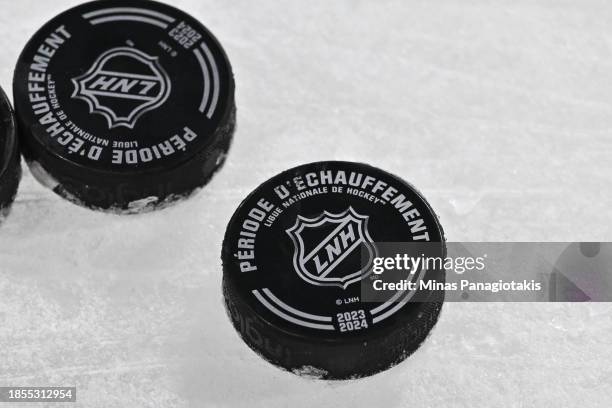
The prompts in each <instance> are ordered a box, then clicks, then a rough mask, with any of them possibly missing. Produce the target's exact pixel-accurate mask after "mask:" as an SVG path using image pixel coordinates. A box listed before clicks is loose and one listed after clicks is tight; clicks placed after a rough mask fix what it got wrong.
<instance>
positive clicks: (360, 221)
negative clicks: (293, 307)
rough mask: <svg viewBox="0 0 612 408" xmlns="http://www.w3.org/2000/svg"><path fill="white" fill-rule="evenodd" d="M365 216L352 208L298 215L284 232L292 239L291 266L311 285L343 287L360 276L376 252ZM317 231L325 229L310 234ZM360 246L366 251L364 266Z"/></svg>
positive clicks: (364, 273) (366, 269) (369, 264)
mask: <svg viewBox="0 0 612 408" xmlns="http://www.w3.org/2000/svg"><path fill="white" fill-rule="evenodd" d="M368 218H369V217H368V216H366V215H360V214H358V213H357V212H355V210H353V208H352V207H349V208H348V209H346V210H345V211H344V212H342V213H340V214H332V213H329V212H327V211H324V212H323V214H321V215H320V216H318V217H316V218H305V217H302V216H298V217H297V220H296V222H295V225H294V226H293V227H291V228H289V229H288V230H287V231H286V232H287V234H289V236H290V237H291V240H292V241H293V245H294V254H293V267H294V268H295V271H296V272H297V274H298V275H299V276H300V277H301V278H302V279H303V280H305V281H306V282H308V283H311V284H313V285H320V286H340V287H342V288H345V289H346V287H347V286H348V285H350V284H351V283H354V282H358V281H360V280H361V279H363V278H364V277H365V276H366V274H367V273H368V272H369V271H370V266H371V265H372V262H373V260H374V258H375V256H376V252H377V249H376V246H375V245H374V241H373V240H372V237H370V233H369V232H368ZM317 230H325V231H326V232H325V233H324V234H318V235H317V234H313V232H316V231H317ZM313 235H317V237H316V238H315V237H313ZM362 245H363V246H365V248H366V250H367V251H368V254H369V260H368V261H367V262H365V265H362V262H361V253H360V251H359V250H360V248H361V246H362ZM349 257H352V258H353V259H352V260H353V262H350V261H349ZM355 257H358V258H355ZM355 261H356V262H355ZM355 265H359V266H355Z"/></svg>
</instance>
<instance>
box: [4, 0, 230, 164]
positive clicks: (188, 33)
mask: <svg viewBox="0 0 612 408" xmlns="http://www.w3.org/2000/svg"><path fill="white" fill-rule="evenodd" d="M14 89H15V104H16V109H17V112H18V114H19V116H20V119H21V121H22V122H23V123H25V124H26V126H28V127H29V132H28V133H29V134H31V136H32V137H33V138H35V139H36V142H38V143H39V144H40V145H42V146H46V148H47V149H48V150H49V151H50V152H52V153H53V154H55V155H56V156H58V157H61V158H63V159H65V160H68V161H70V162H73V163H76V164H78V165H81V166H83V167H84V168H95V169H100V170H102V171H104V172H107V171H108V172H134V171H143V170H147V169H151V168H167V167H172V166H174V165H176V164H178V163H180V162H182V161H184V160H187V159H189V157H190V156H193V154H194V152H197V151H199V150H200V149H202V147H203V146H206V145H207V144H209V143H211V140H210V135H212V134H213V133H214V131H215V129H216V128H217V127H218V126H219V123H220V121H221V119H222V117H223V116H224V115H227V111H228V109H230V107H231V105H232V104H233V80H232V74H231V69H230V66H229V64H228V62H227V58H226V56H225V54H224V52H223V50H222V49H221V47H220V45H219V43H218V42H217V41H216V39H215V38H214V37H213V36H212V35H211V34H210V33H209V32H208V30H207V29H206V28H204V27H203V26H202V25H201V24H200V23H199V22H198V21H196V20H195V19H193V18H192V17H190V16H189V15H187V14H185V13H184V12H182V11H179V10H177V9H175V8H173V7H170V6H167V5H164V4H161V3H156V2H151V1H138V0H128V1H102V2H91V3H86V4H83V5H80V6H78V7H75V8H73V9H70V10H68V11H66V12H64V13H62V14H60V15H59V16H57V17H55V18H54V19H52V20H51V21H49V22H48V23H47V24H45V26H44V27H43V28H41V29H40V30H39V31H38V32H37V33H36V35H35V36H34V37H33V38H32V39H31V40H30V41H29V43H28V44H27V46H26V47H25V49H24V51H23V53H22V54H21V56H20V58H19V62H18V64H17V68H16V73H15V81H14Z"/></svg>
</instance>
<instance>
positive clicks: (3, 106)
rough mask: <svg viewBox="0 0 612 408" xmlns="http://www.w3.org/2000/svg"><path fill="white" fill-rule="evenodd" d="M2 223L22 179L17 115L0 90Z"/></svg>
mask: <svg viewBox="0 0 612 408" xmlns="http://www.w3.org/2000/svg"><path fill="white" fill-rule="evenodd" d="M0 122H1V123H0V126H2V127H1V128H0V222H2V220H3V218H4V217H5V216H6V215H7V214H8V211H9V209H10V206H11V204H12V203H13V200H14V199H15V195H16V194H17V187H18V185H19V180H20V178H21V165H20V163H19V160H20V157H19V149H18V147H17V137H16V134H15V115H14V114H13V109H12V108H11V104H10V103H9V100H8V98H7V97H6V94H5V93H4V91H3V90H2V89H0Z"/></svg>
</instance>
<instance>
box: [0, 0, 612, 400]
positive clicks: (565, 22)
mask: <svg viewBox="0 0 612 408" xmlns="http://www.w3.org/2000/svg"><path fill="white" fill-rule="evenodd" d="M76 3H77V2H76V1H64V0H62V1H60V0H56V1H32V0H12V1H8V0H1V1H0V5H1V7H0V10H1V14H0V37H1V38H2V49H1V52H0V83H1V85H2V87H4V88H5V89H6V90H7V91H10V85H11V80H12V71H13V66H14V63H15V61H16V59H17V56H18V54H19V52H20V50H21V48H22V47H23V45H24V44H25V42H26V41H27V39H28V38H29V36H30V35H31V34H32V33H34V31H35V30H36V29H37V28H38V27H40V26H41V25H42V24H43V23H44V22H45V21H46V20H47V19H49V18H50V17H52V16H53V15H55V14H56V13H58V12H60V11H62V10H63V9H65V8H67V7H68V6H71V5H74V4H76ZM175 5H176V6H178V7H180V8H183V9H184V10H187V11H188V12H190V13H191V14H193V15H194V16H196V17H197V18H199V19H200V20H201V21H202V22H203V23H204V24H205V25H207V26H208V27H209V28H210V29H211V30H212V31H213V32H214V33H215V34H216V36H217V37H218V38H219V39H220V40H221V42H222V43H223V46H224V47H225V49H226V51H227V53H228V55H229V57H230V59H231V61H232V63H233V66H234V71H235V76H236V81H237V105H238V131H237V133H236V137H235V142H234V144H233V147H232V150H231V152H230V155H229V157H228V161H227V163H226V165H225V167H224V168H223V169H222V171H221V172H220V173H219V174H218V175H217V176H216V177H215V178H214V180H213V181H212V182H211V183H210V185H209V186H208V187H207V188H206V189H204V190H203V191H202V192H201V193H200V194H199V195H197V196H195V197H193V198H192V199H191V200H189V201H187V202H185V203H182V204H180V205H178V206H175V207H173V208H170V209H167V210H164V211H161V212H157V213H151V214H146V215H142V216H131V217H119V216H112V215H106V214H100V213H96V212H92V211H88V210H85V209H82V208H79V207H76V206H74V205H72V204H70V203H68V202H66V201H64V200H62V199H60V198H59V197H57V196H55V195H54V194H52V193H51V192H49V191H47V190H46V189H45V188H43V187H42V186H40V185H39V184H37V183H36V182H35V181H34V180H33V178H32V176H31V175H30V174H29V173H28V172H26V174H25V176H24V179H23V183H22V185H21V189H20V192H19V196H18V199H17V202H16V203H15V205H14V207H13V212H12V214H11V216H10V218H9V219H8V220H7V221H6V223H5V224H3V225H2V227H0V385H2V386H8V385H15V386H18V385H32V386H35V385H36V386H39V385H74V386H76V387H77V388H78V401H79V402H78V403H77V404H76V405H74V404H73V405H70V406H78V407H105V408H109V407H129V408H138V407H208V406H218V407H225V406H243V407H270V408H275V407H285V406H291V407H343V406H351V407H359V406H367V407H372V406H377V407H427V406H432V407H442V406H457V407H470V408H471V407H501V406H504V407H531V406H555V407H565V406H567V407H574V406H589V407H597V406H599V407H609V406H610V405H612V364H611V362H612V357H611V354H612V353H611V352H612V307H611V306H610V305H609V304H583V305H579V304H447V305H445V307H444V310H443V313H442V316H441V318H440V321H439V323H438V325H437V326H436V327H435V329H434V331H433V333H432V335H431V337H430V338H429V340H428V341H427V343H426V344H425V345H424V346H423V347H422V348H421V349H420V350H419V351H418V352H417V353H416V354H415V355H413V356H412V357H411V358H410V359H408V360H407V361H405V362H404V363H402V364H401V365H399V366H397V367H395V368H393V369H391V370H389V371H387V372H385V373H382V374H379V375H376V376H374V377H371V378H368V379H364V380H359V381H349V382H342V383H326V382H320V381H312V380H307V379H301V378H298V377H296V376H295V375H292V374H289V373H286V372H283V371H281V370H279V369H277V368H275V367H273V366H272V365H269V364H268V363H266V362H264V361H263V360H261V359H260V358H259V357H258V356H257V355H255V354H254V353H253V352H251V351H250V350H249V349H248V348H247V347H246V346H245V345H244V344H243V343H242V341H241V340H240V339H239V338H238V336H237V335H236V333H235V332H234V329H233V328H232V327H231V326H230V323H229V321H228V319H227V318H226V315H225V312H224V309H223V306H222V299H221V291H220V283H221V266H220V262H219V254H220V249H221V248H220V245H221V239H222V235H223V233H224V228H225V225H226V222H227V220H228V219H229V217H230V215H231V214H232V212H233V210H234V209H235V208H236V206H237V205H238V203H239V202H240V200H241V199H242V198H243V197H244V196H245V195H246V194H247V193H248V192H249V191H251V190H252V189H253V188H254V187H256V186H257V185H258V184H259V183H260V182H262V181H264V180H265V179H267V178H268V177H270V176H273V175H274V174H276V173H278V172H280V171H281V170H283V169H285V168H288V167H290V166H294V165H297V164H301V163H304V162H309V161H316V160H322V159H348V160H357V161H364V162H369V163H371V164H373V165H376V166H379V167H382V168H384V169H387V170H389V171H391V172H393V173H396V174H398V175H400V176H402V177H404V178H405V179H407V180H408V181H410V182H412V183H414V185H416V186H417V187H418V188H419V189H420V190H421V191H422V192H423V193H424V194H425V196H426V197H427V198H428V199H429V200H430V202H431V204H432V205H433V207H434V208H435V209H436V211H437V212H438V213H439V215H440V217H441V221H442V223H443V226H444V228H445V230H446V233H447V237H448V239H449V240H454V241H460V240H472V241H480V240H482V241H503V240H507V241H521V240H533V241H556V240H558V241H579V240H602V241H610V240H612V231H611V225H612V211H611V210H610V208H611V207H612V195H611V194H610V190H609V188H610V185H611V181H612V176H611V175H612V141H611V140H612V139H611V138H612V135H611V131H612V3H610V2H609V1H604V0H601V1H596V0H582V1H568V0H559V1H552V0H551V1H542V0H537V1H536V0H531V1H522V0H520V1H505V2H502V1H496V2H491V1H484V0H466V1H459V0H457V1H436V2H430V1H362V0H352V1H348V0H344V1H340V0H339V1H325V0H309V1H297V0H294V1H288V2H276V1H271V0H270V1H268V0H266V1H261V0H260V1H247V0H240V1H233V2H222V1H211V0H206V1H195V0H194V1H187V0H182V1H176V2H175ZM20 406H24V407H25V406H26V405H20Z"/></svg>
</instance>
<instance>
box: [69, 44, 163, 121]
mask: <svg viewBox="0 0 612 408" xmlns="http://www.w3.org/2000/svg"><path fill="white" fill-rule="evenodd" d="M72 83H73V84H74V92H73V94H72V97H73V98H77V99H81V100H83V101H85V102H86V103H87V105H88V106H89V111H90V113H97V114H101V115H103V116H104V117H105V118H106V120H107V122H108V127H109V129H112V128H114V127H118V126H125V127H128V128H130V129H131V128H133V127H134V125H135V124H136V121H137V120H138V118H139V117H140V116H142V115H143V114H144V113H146V112H149V111H151V110H153V109H156V108H157V107H159V106H161V105H162V104H163V103H164V102H165V101H166V100H167V99H168V96H169V95H170V89H171V83H170V78H169V77H168V74H167V73H166V71H165V70H164V69H163V68H162V66H161V65H160V64H159V61H158V59H157V58H155V57H151V56H149V55H147V54H145V53H144V52H142V51H140V50H137V49H135V48H130V47H118V48H113V49H110V50H108V51H106V52H104V53H103V54H102V55H100V56H99V57H98V58H97V59H96V61H95V62H94V63H93V65H92V66H91V68H89V70H88V71H87V72H86V73H85V74H83V75H81V76H78V77H76V78H73V79H72Z"/></svg>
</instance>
